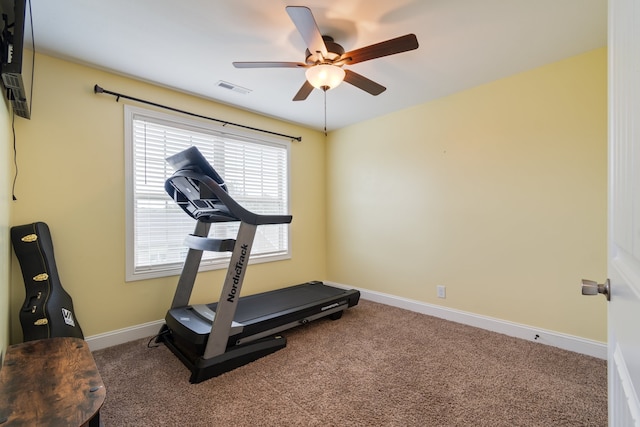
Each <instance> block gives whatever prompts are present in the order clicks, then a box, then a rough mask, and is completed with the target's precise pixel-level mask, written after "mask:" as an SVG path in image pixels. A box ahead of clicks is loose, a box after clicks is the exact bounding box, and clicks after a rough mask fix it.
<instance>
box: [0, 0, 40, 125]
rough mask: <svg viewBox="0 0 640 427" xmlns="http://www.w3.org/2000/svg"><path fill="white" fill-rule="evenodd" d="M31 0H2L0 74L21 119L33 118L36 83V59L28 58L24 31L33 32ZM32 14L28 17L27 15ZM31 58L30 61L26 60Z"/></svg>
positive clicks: (15, 110) (32, 53) (31, 55)
mask: <svg viewBox="0 0 640 427" xmlns="http://www.w3.org/2000/svg"><path fill="white" fill-rule="evenodd" d="M27 1H28V0H1V2H0V6H1V7H2V20H3V29H2V64H1V67H2V68H1V69H0V74H1V75H2V83H3V85H4V87H5V88H6V90H7V93H6V95H7V98H8V99H9V101H11V105H12V106H13V111H14V112H15V113H16V114H17V115H18V116H20V117H24V118H26V119H30V118H31V108H30V107H31V105H30V104H31V90H32V83H33V55H34V54H35V52H33V51H30V55H25V46H24V36H25V29H30V28H31V25H30V20H29V21H27V20H26V19H25V18H26V17H27V16H29V17H30V16H31V15H30V11H29V10H28V8H27ZM27 12H29V15H27ZM27 56H28V57H27Z"/></svg>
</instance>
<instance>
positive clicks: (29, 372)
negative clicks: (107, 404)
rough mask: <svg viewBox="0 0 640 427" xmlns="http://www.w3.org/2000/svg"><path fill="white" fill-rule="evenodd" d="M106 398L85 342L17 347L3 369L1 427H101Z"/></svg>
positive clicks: (0, 373) (65, 340) (50, 340)
mask: <svg viewBox="0 0 640 427" xmlns="http://www.w3.org/2000/svg"><path fill="white" fill-rule="evenodd" d="M106 394H107V393H106V390H105V388H104V384H103V383H102V378H101V377H100V373H99V372H98V368H97V367H96V363H95V361H94V360H93V356H92V354H91V351H90V350H89V346H88V345H87V343H86V342H85V341H84V340H82V339H80V338H67V337H65V338H47V339H42V340H37V341H28V342H26V343H23V344H17V345H12V346H10V347H9V348H8V349H7V352H6V354H5V360H4V366H3V367H2V370H0V427H7V426H12V427H13V426H29V427H35V426H64V427H70V426H92V427H93V426H99V425H100V408H101V407H102V404H103V403H104V399H105V396H106Z"/></svg>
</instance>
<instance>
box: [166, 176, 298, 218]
mask: <svg viewBox="0 0 640 427" xmlns="http://www.w3.org/2000/svg"><path fill="white" fill-rule="evenodd" d="M177 177H184V178H189V179H192V180H194V181H198V182H199V183H200V185H205V186H206V187H207V189H208V190H210V191H211V192H212V193H213V194H214V195H215V196H216V197H217V199H218V200H219V201H220V202H221V203H222V204H223V205H224V206H226V208H227V209H228V210H229V213H230V214H231V215H232V216H234V217H236V218H237V219H238V221H242V222H245V223H247V224H253V225H266V224H289V223H290V222H291V220H292V219H293V217H292V216H291V215H262V214H257V213H254V212H251V211H249V210H247V209H245V208H244V207H242V206H241V205H240V204H239V203H238V202H236V201H235V200H234V199H233V198H232V197H231V196H230V195H229V193H227V192H226V191H225V190H224V189H223V188H221V187H220V185H219V184H218V183H217V182H216V181H215V180H214V179H213V178H211V177H210V176H208V175H205V174H203V173H198V172H195V171H193V170H189V169H181V170H178V171H176V172H175V173H174V174H173V175H171V177H169V179H167V184H170V183H171V180H172V179H173V178H177ZM165 188H166V186H165ZM172 188H173V190H174V191H178V192H180V193H181V194H183V193H182V192H181V191H180V190H179V189H178V188H176V187H175V186H173V185H172ZM183 195H184V196H185V197H187V198H188V199H189V201H191V198H190V197H189V195H186V194H183ZM196 219H197V218H196Z"/></svg>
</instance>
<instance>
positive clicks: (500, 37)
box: [29, 0, 607, 130]
mask: <svg viewBox="0 0 640 427" xmlns="http://www.w3.org/2000/svg"><path fill="white" fill-rule="evenodd" d="M287 5H297V6H308V7H309V8H311V10H312V11H313V14H314V16H315V19H316V22H317V24H318V27H319V28H320V31H321V32H322V33H323V34H325V35H330V36H332V37H333V38H334V39H335V41H336V42H337V43H339V44H341V45H342V46H343V47H344V48H345V50H347V51H350V50H353V49H356V48H360V47H364V46H368V45H370V44H374V43H378V42H381V41H384V40H387V39H390V38H394V37H397V36H401V35H405V34H408V33H414V34H416V36H417V38H418V42H419V43H420V47H419V48H418V49H417V50H414V51H410V52H405V53H400V54H397V55H393V56H387V57H384V58H378V59H374V60H371V61H367V62H363V63H359V64H354V65H353V66H352V67H349V66H345V67H346V68H351V69H352V70H353V71H355V72H357V73H359V74H362V75H364V76H366V77H368V78H369V79H371V80H374V81H376V82H377V83H380V84H382V85H383V86H386V87H387V90H386V91H385V92H383V93H382V94H380V95H378V96H372V95H370V94H368V93H366V92H363V91H361V90H359V89H357V88H356V87H354V86H351V85H349V84H346V83H343V84H342V85H340V86H338V87H337V88H335V89H332V90H331V91H329V92H327V100H326V102H327V129H329V130H332V129H338V128H341V127H344V126H347V125H349V124H353V123H356V122H360V121H363V120H367V119H370V118H373V117H376V116H380V115H384V114H387V113H390V112H392V111H397V110H400V109H403V108H407V107H410V106H413V105H417V104H422V103H425V102H427V101H430V100H433V99H436V98H439V97H443V96H446V95H449V94H452V93H455V92H458V91H461V90H465V89H468V88H471V87H474V86H477V85H480V84H483V83H487V82H491V81H494V80H497V79H500V78H502V77H506V76H509V75H512V74H514V73H518V72H521V71H525V70H528V69H532V68H535V67H537V66H540V65H543V64H547V63H551V62H554V61H558V60H561V59H564V58H567V57H570V56H573V55H576V54H580V53H582V52H586V51H589V50H592V49H595V48H598V47H603V46H606V41H607V29H606V26H607V1H606V0H395V1H389V0H299V1H287V0H228V1H224V0H31V7H32V14H33V28H34V35H35V46H36V51H38V52H42V53H46V54H49V55H52V56H56V57H60V58H63V59H67V60H70V61H74V62H79V63H83V64H88V65H91V66H95V67H97V68H100V69H105V70H109V71H112V72H115V73H117V74H122V75H126V76H130V77H134V78H137V79H140V80H144V81H148V82H152V83H155V84H158V85H161V86H165V87H169V88H173V89H176V90H179V91H183V92H186V93H190V94H195V95H198V96H201V97H204V98H208V99H212V100H215V101H218V102H222V103H224V104H229V105H233V106H237V107H240V108H243V109H246V110H250V111H255V112H259V113H262V114H265V115H268V116H272V117H276V118H279V119H283V120H286V121H289V122H294V123H299V124H302V125H304V126H308V127H311V128H314V129H323V127H324V104H323V102H324V98H323V93H322V92H321V91H319V90H314V91H313V93H312V94H311V95H310V96H309V98H308V99H307V100H306V101H299V102H294V101H292V100H291V99H292V98H293V96H294V95H295V94H296V92H297V91H298V89H299V88H300V86H301V85H302V83H303V82H304V69H295V68H273V69H236V68H234V67H233V66H232V64H231V63H232V62H233V61H295V62H298V61H299V62H304V50H305V48H306V46H305V45H304V42H303V40H302V38H301V36H300V35H299V33H298V32H297V30H296V28H295V26H294V25H293V23H292V22H291V20H290V19H289V16H288V15H287V13H286V11H285V6H287ZM29 40H30V38H29ZM29 43H30V42H29ZM35 72H36V74H37V72H38V70H37V63H36V70H35ZM219 81H225V82H229V83H232V84H235V85H238V86H241V87H244V88H248V89H250V90H251V92H250V93H248V94H241V93H238V92H235V91H231V90H228V89H223V88H221V87H219V86H218V85H217V83H218V82H219ZM95 83H98V84H100V82H97V81H96V82H95ZM105 89H108V90H112V91H116V92H118V91H119V88H117V87H105ZM127 95H131V96H136V95H137V94H135V93H127ZM151 101H153V100H151ZM210 115H212V116H214V117H218V116H216V115H215V111H213V112H211V113H210ZM218 118H221V119H224V117H218Z"/></svg>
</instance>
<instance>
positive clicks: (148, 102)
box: [93, 85, 302, 142]
mask: <svg viewBox="0 0 640 427" xmlns="http://www.w3.org/2000/svg"><path fill="white" fill-rule="evenodd" d="M93 93H106V94H109V95H113V96H115V97H116V102H118V101H119V100H120V98H125V99H130V100H132V101H136V102H142V103H143V104H148V105H153V106H154V107H160V108H164V109H165V110H171V111H175V112H177V113H182V114H187V115H189V116H193V117H199V118H201V119H207V120H212V121H214V122H218V123H222V125H223V126H226V125H232V126H237V127H240V128H243V129H249V130H253V131H256V132H262V133H268V134H270V135H276V136H280V137H283V138H288V139H291V140H296V141H298V142H300V141H302V137H301V136H291V135H284V134H282V133H277V132H271V131H270V130H264V129H258V128H254V127H251V126H245V125H241V124H238V123H233V122H228V121H226V120H219V119H214V118H213V117H207V116H202V115H200V114H196V113H190V112H189V111H184V110H179V109H177V108H173V107H169V106H167V105H162V104H156V103H155V102H151V101H145V100H144V99H140V98H134V97H133V96H128V95H123V94H121V93H118V92H112V91H110V90H106V89H103V88H101V87H100V86H98V85H95V86H94V87H93Z"/></svg>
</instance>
